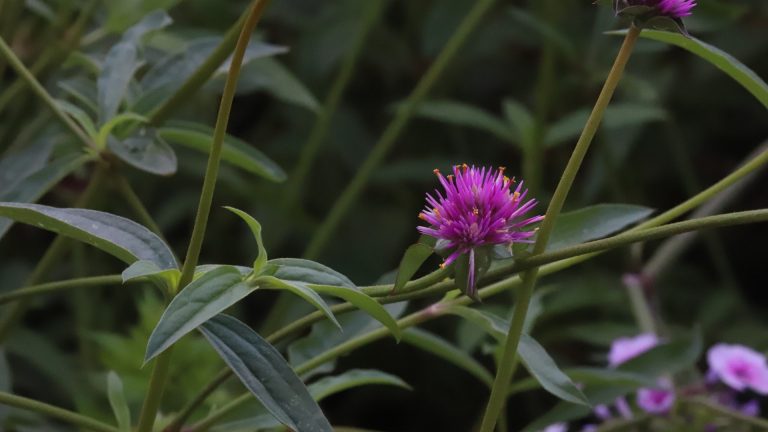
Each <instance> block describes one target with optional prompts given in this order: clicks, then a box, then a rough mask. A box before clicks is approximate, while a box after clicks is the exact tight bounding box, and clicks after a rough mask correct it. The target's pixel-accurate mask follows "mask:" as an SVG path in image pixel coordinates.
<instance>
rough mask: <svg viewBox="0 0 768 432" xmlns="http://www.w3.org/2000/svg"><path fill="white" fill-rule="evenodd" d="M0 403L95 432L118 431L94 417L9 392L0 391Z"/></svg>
mask: <svg viewBox="0 0 768 432" xmlns="http://www.w3.org/2000/svg"><path fill="white" fill-rule="evenodd" d="M0 404H3V405H8V406H12V407H15V408H19V409H23V410H27V411H32V412H36V413H40V414H42V415H44V416H47V417H52V418H56V419H59V420H61V421H64V422H67V423H69V424H72V425H74V426H78V427H80V428H83V429H86V430H91V431H96V432H119V431H118V430H117V428H116V427H114V426H110V425H108V424H106V423H102V422H100V421H98V420H96V419H92V418H90V417H86V416H84V415H80V414H78V413H75V412H72V411H68V410H65V409H63V408H59V407H56V406H53V405H48V404H46V403H43V402H38V401H36V400H34V399H28V398H25V397H21V396H16V395H13V394H10V393H5V392H0Z"/></svg>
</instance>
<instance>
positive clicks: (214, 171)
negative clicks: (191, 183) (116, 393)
mask: <svg viewBox="0 0 768 432" xmlns="http://www.w3.org/2000/svg"><path fill="white" fill-rule="evenodd" d="M267 4H269V0H260V1H255V2H254V3H253V4H252V5H251V8H250V10H249V12H248V14H247V16H246V18H245V21H244V23H243V26H242V30H241V31H240V35H239V37H238V39H237V44H236V46H235V51H234V53H233V54H232V62H231V63H230V65H229V72H228V73H227V81H226V83H225V84H224V91H223V93H222V96H221V103H220V104H219V114H218V116H217V118H216V127H215V129H214V132H213V142H212V144H211V154H210V156H209V157H208V165H207V167H206V169H205V178H204V180H203V189H202V192H201V194H200V203H199V204H198V207H197V214H196V216H195V225H194V227H193V228H192V236H191V239H190V242H189V248H188V249H187V255H186V258H185V259H184V265H183V266H182V269H181V277H180V278H179V287H180V288H183V287H185V286H187V285H188V284H189V283H190V282H191V281H192V278H193V277H194V273H195V267H196V266H197V262H198V259H199V258H200V250H201V249H202V246H203V239H204V237H205V230H206V227H207V225H208V216H209V214H210V212H211V205H212V203H213V193H214V190H215V189H216V180H217V177H218V173H219V165H220V163H221V152H222V148H223V145H224V137H225V135H226V133H227V124H228V123H229V114H230V112H231V110H232V102H233V100H234V98H235V92H236V90H237V80H238V78H239V76H240V69H241V67H242V64H243V58H244V57H245V50H246V48H247V47H248V42H249V41H250V39H251V34H253V30H254V29H255V28H256V24H257V23H258V22H259V20H260V19H261V17H262V15H263V13H264V9H265V8H266V6H267ZM171 354H172V347H171V348H169V349H168V350H167V351H166V352H164V353H163V354H161V355H160V357H159V358H158V359H157V361H156V362H155V365H154V369H153V370H152V377H151V378H150V385H149V390H148V392H147V397H146V399H145V400H144V405H143V406H142V409H141V416H140V417H139V425H138V429H137V430H138V432H150V431H151V430H152V427H153V426H154V423H155V416H156V415H157V409H158V408H159V406H160V400H161V398H162V394H163V391H164V389H165V382H166V380H167V375H168V370H169V369H170V361H171Z"/></svg>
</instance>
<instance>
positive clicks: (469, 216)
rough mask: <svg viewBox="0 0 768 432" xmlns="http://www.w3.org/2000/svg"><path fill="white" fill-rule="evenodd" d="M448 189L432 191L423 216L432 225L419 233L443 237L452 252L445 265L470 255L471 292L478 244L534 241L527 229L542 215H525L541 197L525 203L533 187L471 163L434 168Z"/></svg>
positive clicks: (437, 237) (442, 247)
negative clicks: (446, 172)
mask: <svg viewBox="0 0 768 432" xmlns="http://www.w3.org/2000/svg"><path fill="white" fill-rule="evenodd" d="M435 174H436V175H437V178H438V180H439V181H440V184H441V185H442V186H443V189H444V191H443V192H442V193H441V192H440V191H439V190H437V189H436V190H435V194H434V196H433V195H429V194H427V206H426V207H425V209H424V211H422V212H421V213H420V214H419V218H420V219H422V220H423V221H425V222H427V223H428V224H429V226H420V227H418V230H419V232H420V233H422V234H425V235H428V236H430V237H434V238H436V239H437V240H438V241H442V243H443V244H442V245H440V247H441V249H445V250H447V251H449V252H450V253H449V255H448V256H447V257H446V258H445V261H443V263H442V264H441V267H446V266H449V265H451V264H452V263H453V262H454V261H456V259H457V258H459V257H460V256H462V255H464V254H467V255H468V261H469V272H468V280H467V287H468V291H469V292H468V293H467V294H468V295H470V296H474V293H475V279H476V275H475V271H476V265H475V264H476V254H477V252H478V249H479V248H482V247H484V246H493V245H512V244H513V243H531V242H532V240H531V237H533V236H534V234H535V230H526V228H527V227H528V226H529V225H531V224H534V223H537V222H540V221H541V220H542V219H543V218H544V217H543V216H533V217H526V213H528V212H529V211H530V210H532V209H533V207H534V206H536V200H535V199H531V200H528V201H525V197H526V196H527V195H528V190H527V189H523V182H520V183H519V184H518V185H517V187H516V188H515V190H514V191H513V190H512V189H511V187H512V185H513V184H514V183H515V180H514V179H510V178H508V177H506V176H505V175H504V168H503V167H502V168H499V169H492V168H485V167H483V168H478V167H475V166H471V167H470V166H467V164H463V165H456V166H454V167H453V174H449V175H447V176H443V174H442V173H440V171H439V170H435Z"/></svg>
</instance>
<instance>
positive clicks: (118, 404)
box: [107, 371, 131, 432]
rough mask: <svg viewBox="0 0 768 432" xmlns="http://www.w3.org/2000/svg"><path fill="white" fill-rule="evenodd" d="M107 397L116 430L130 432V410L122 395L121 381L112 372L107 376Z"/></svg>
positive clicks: (123, 394)
mask: <svg viewBox="0 0 768 432" xmlns="http://www.w3.org/2000/svg"><path fill="white" fill-rule="evenodd" d="M107 397H108V399H109V405H110V406H111V407H112V412H113V413H114V414H115V420H117V428H118V430H120V432H130V431H131V410H130V408H128V402H127V401H126V400H125V393H123V381H122V380H121V379H120V376H119V375H118V374H117V373H115V372H114V371H110V372H109V374H107Z"/></svg>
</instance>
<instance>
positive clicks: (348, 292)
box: [309, 285, 401, 340]
mask: <svg viewBox="0 0 768 432" xmlns="http://www.w3.org/2000/svg"><path fill="white" fill-rule="evenodd" d="M309 287H310V288H311V289H313V290H315V291H317V292H318V293H320V294H326V295H330V296H334V297H339V298H341V299H344V300H346V301H348V302H350V303H352V305H353V306H355V307H356V308H358V309H360V310H362V311H365V312H366V313H368V315H370V316H371V317H373V318H374V319H375V320H376V321H378V322H380V323H382V324H384V326H385V327H386V328H387V329H389V331H390V332H392V335H394V336H395V338H396V339H397V340H400V337H401V332H400V326H398V325H397V321H395V319H394V318H392V315H390V314H389V312H387V310H386V309H384V306H382V305H381V303H379V302H377V301H376V300H374V299H373V298H371V296H369V295H368V294H366V293H364V292H362V291H360V290H358V289H357V288H348V287H343V286H332V285H309Z"/></svg>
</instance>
